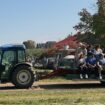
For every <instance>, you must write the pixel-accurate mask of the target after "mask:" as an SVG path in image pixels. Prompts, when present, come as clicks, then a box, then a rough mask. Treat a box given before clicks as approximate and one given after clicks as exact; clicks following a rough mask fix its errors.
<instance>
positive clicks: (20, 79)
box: [12, 66, 34, 88]
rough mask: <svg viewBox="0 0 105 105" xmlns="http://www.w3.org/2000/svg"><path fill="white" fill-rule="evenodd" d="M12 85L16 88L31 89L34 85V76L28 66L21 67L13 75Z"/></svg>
mask: <svg viewBox="0 0 105 105" xmlns="http://www.w3.org/2000/svg"><path fill="white" fill-rule="evenodd" d="M12 83H13V84H14V85H15V86H16V88H29V87H31V86H32V84H33V83H34V74H33V72H32V71H31V69H30V68H29V67H28V66H19V67H17V68H16V69H15V70H14V72H13V73H12Z"/></svg>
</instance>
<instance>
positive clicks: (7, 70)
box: [0, 44, 33, 88]
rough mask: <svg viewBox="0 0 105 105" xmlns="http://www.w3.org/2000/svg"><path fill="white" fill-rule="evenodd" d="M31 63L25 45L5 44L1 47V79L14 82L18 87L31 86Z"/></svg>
mask: <svg viewBox="0 0 105 105" xmlns="http://www.w3.org/2000/svg"><path fill="white" fill-rule="evenodd" d="M31 69H32V68H31V64H29V63H27V62H26V53H25V46H24V45H22V44H17V45H10V44H9V45H3V46H1V47H0V81H1V82H12V83H13V84H14V85H15V86H16V87H21V88H25V87H29V86H31V85H32V83H33V72H32V70H31Z"/></svg>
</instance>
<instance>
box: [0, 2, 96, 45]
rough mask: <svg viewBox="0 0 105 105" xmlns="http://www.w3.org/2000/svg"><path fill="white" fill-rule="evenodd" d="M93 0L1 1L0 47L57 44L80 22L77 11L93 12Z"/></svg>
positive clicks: (74, 32) (73, 31)
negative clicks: (21, 44) (56, 42)
mask: <svg viewBox="0 0 105 105" xmlns="http://www.w3.org/2000/svg"><path fill="white" fill-rule="evenodd" d="M95 3H96V1H95V0H85V1H84V0H79V3H77V1H75V0H65V1H63V0H53V1H49V0H43V1H42V0H30V1H28V0H18V1H14V0H5V1H3V0H0V10H1V14H0V36H1V37H0V44H8V43H23V41H27V40H33V41H35V42H36V43H45V42H46V41H60V40H62V39H64V38H66V37H67V36H68V35H69V34H70V33H71V32H72V33H73V34H76V31H75V30H74V29H73V26H75V25H76V24H77V23H78V22H79V18H80V17H79V16H78V12H80V11H81V9H82V8H86V9H87V10H88V11H89V12H90V13H92V14H93V13H94V12H95V11H96V10H95V8H94V5H95Z"/></svg>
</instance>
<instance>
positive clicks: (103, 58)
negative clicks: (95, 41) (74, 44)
mask: <svg viewBox="0 0 105 105" xmlns="http://www.w3.org/2000/svg"><path fill="white" fill-rule="evenodd" d="M104 53H105V51H104V49H102V48H101V47H100V45H94V46H93V45H87V44H83V43H79V47H78V48H77V49H76V53H75V58H76V62H77V64H78V67H79V70H80V78H81V79H83V78H89V77H90V76H91V74H94V75H95V77H96V78H99V79H102V70H104V69H105V54H104Z"/></svg>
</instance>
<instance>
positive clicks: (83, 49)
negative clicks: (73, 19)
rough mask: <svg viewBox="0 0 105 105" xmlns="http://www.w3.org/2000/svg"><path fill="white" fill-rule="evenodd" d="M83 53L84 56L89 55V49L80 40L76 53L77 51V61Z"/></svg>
mask: <svg viewBox="0 0 105 105" xmlns="http://www.w3.org/2000/svg"><path fill="white" fill-rule="evenodd" d="M81 54H83V55H84V56H87V49H86V46H85V45H84V44H83V43H81V42H80V43H79V46H78V48H77V49H76V53H75V59H76V61H77V62H78V60H79V58H80V55H81Z"/></svg>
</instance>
